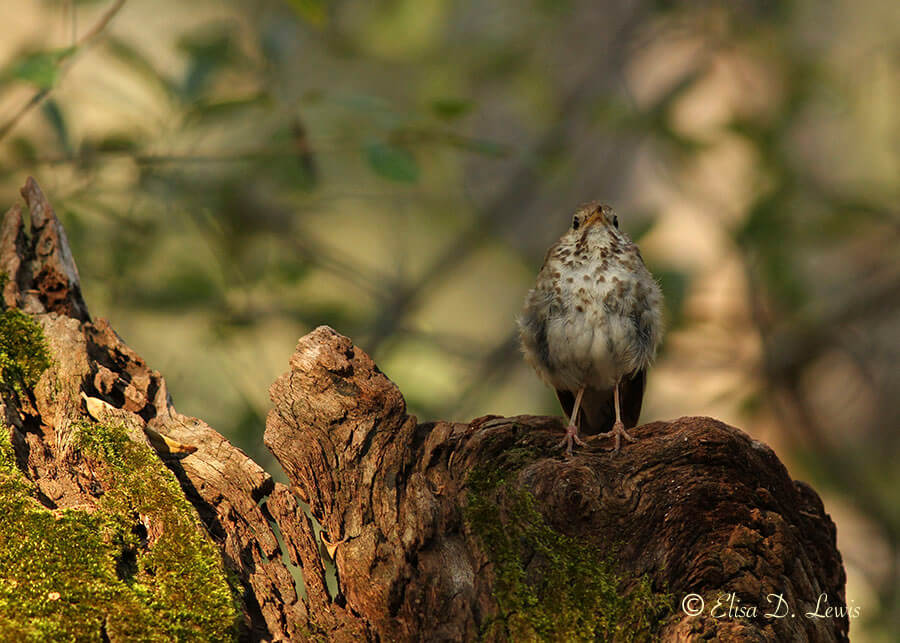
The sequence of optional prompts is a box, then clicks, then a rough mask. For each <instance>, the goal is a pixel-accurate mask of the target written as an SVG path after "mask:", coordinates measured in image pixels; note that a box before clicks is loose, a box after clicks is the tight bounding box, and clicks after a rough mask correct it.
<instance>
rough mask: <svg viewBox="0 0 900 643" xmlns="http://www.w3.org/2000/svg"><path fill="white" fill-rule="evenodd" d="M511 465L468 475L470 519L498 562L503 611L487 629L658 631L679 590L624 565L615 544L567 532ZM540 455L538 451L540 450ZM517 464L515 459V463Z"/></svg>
mask: <svg viewBox="0 0 900 643" xmlns="http://www.w3.org/2000/svg"><path fill="white" fill-rule="evenodd" d="M509 456H515V457H513V458H512V460H510V459H507V462H506V464H507V467H505V468H498V467H482V468H479V469H476V470H474V471H472V472H471V473H470V475H469V478H468V486H469V492H468V497H467V505H466V507H465V519H466V524H467V526H468V527H469V529H471V530H472V532H474V533H475V534H477V535H478V537H479V538H480V540H481V542H482V545H483V547H484V549H485V552H486V554H487V556H488V558H489V559H490V560H491V562H492V563H493V571H494V577H495V581H494V590H495V593H494V598H495V599H496V601H497V606H498V608H499V610H500V614H499V615H498V617H497V618H496V619H495V620H493V621H490V622H488V623H486V624H485V626H484V631H483V634H484V635H485V636H486V638H489V639H493V638H494V636H496V635H500V637H501V638H505V639H508V640H512V641H533V640H542V641H612V640H616V641H638V640H648V639H650V638H652V636H653V635H654V633H655V632H656V631H657V629H658V627H659V626H660V625H661V623H662V622H663V621H664V620H665V618H666V617H667V616H668V614H669V613H670V612H671V597H670V596H669V595H667V594H661V593H655V592H654V591H653V588H652V587H651V585H650V582H649V580H648V579H647V578H646V577H643V578H640V579H628V578H623V577H621V576H620V575H619V574H618V573H617V571H616V564H615V560H614V552H612V551H611V549H612V548H610V549H609V550H605V551H604V550H602V549H601V548H599V547H597V546H595V545H593V544H589V543H585V542H582V541H581V540H579V539H577V538H573V537H571V536H567V535H565V534H561V533H559V532H558V531H556V530H555V529H553V528H552V527H551V526H550V525H548V524H547V521H546V520H545V519H544V517H543V516H542V515H541V514H540V512H539V511H538V509H537V507H536V506H535V501H534V497H533V496H532V495H531V494H530V493H529V492H528V491H527V490H525V489H521V488H519V487H518V486H517V485H516V483H515V482H514V481H513V480H514V475H513V471H512V470H511V468H508V467H509V464H510V462H511V461H512V462H514V461H515V460H516V459H517V458H518V459H519V460H522V459H528V457H529V456H528V454H527V453H526V454H520V455H519V456H516V454H507V457H509ZM532 457H533V456H532ZM514 468H515V467H514V466H513V467H512V469H514Z"/></svg>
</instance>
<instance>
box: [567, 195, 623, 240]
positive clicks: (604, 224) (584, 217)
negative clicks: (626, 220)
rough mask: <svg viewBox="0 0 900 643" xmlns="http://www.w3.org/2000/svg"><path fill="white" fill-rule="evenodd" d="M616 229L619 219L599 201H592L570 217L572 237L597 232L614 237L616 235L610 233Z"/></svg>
mask: <svg viewBox="0 0 900 643" xmlns="http://www.w3.org/2000/svg"><path fill="white" fill-rule="evenodd" d="M618 229H619V217H617V216H616V213H615V212H614V211H613V209H612V208H611V207H610V206H608V205H603V204H602V203H600V202H599V201H592V202H591V203H588V204H587V205H584V206H582V207H581V208H579V210H578V212H576V213H575V216H573V217H572V227H571V229H570V233H574V236H578V237H583V236H585V235H587V234H588V233H591V234H597V233H598V232H600V233H606V234H611V235H613V236H616V233H615V232H612V231H613V230H618Z"/></svg>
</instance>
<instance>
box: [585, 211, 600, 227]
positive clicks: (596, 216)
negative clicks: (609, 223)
mask: <svg viewBox="0 0 900 643" xmlns="http://www.w3.org/2000/svg"><path fill="white" fill-rule="evenodd" d="M595 223H603V211H602V210H597V211H596V212H594V213H593V214H591V215H590V216H588V218H587V221H585V222H584V227H585V229H587V228H590V227H591V226H592V225H594V224H595Z"/></svg>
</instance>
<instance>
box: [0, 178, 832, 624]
mask: <svg viewBox="0 0 900 643" xmlns="http://www.w3.org/2000/svg"><path fill="white" fill-rule="evenodd" d="M23 196H24V197H25V200H26V203H27V205H28V209H29V211H30V231H29V233H28V234H26V226H25V222H24V220H23V216H22V209H21V207H20V206H18V205H16V206H13V208H12V209H10V211H9V212H7V214H6V216H5V218H4V220H3V222H2V227H0V272H2V273H4V274H5V275H6V276H7V279H6V280H5V284H4V285H3V306H2V308H3V309H4V314H6V313H10V314H12V315H21V313H20V312H14V311H21V312H23V313H26V314H27V316H28V317H27V320H26V321H25V322H23V320H22V318H23V317H25V315H21V317H16V319H15V320H13V322H15V323H12V322H11V323H9V324H6V325H3V324H0V334H3V335H4V336H3V337H0V393H2V402H0V424H2V426H3V430H2V432H0V563H2V564H0V639H3V640H9V639H21V638H26V637H31V638H78V639H86V640H90V639H97V640H101V639H103V638H104V637H105V638H106V639H108V640H113V641H115V640H129V639H130V638H140V639H161V640H167V639H200V640H225V639H229V638H239V639H242V640H254V641H257V640H307V639H313V640H332V641H359V640H369V641H375V640H390V641H418V640H473V639H479V638H484V639H487V640H498V641H499V640H520V639H524V640H542V639H548V640H647V639H658V638H660V639H663V640H678V641H681V640H684V641H693V640H711V639H721V640H785V641H787V640H797V641H803V640H806V641H841V640H846V639H847V630H848V619H847V617H846V614H844V613H842V612H840V610H838V612H837V613H835V612H834V611H832V612H830V613H829V614H828V615H827V616H826V615H825V607H824V606H823V605H822V604H821V597H822V596H825V597H827V600H828V606H830V607H832V608H834V607H839V606H840V605H842V604H843V602H844V579H845V577H844V570H843V567H842V563H841V558H840V554H839V553H838V551H837V548H836V545H835V528H834V525H833V523H832V522H831V519H830V518H829V516H828V515H827V514H826V513H825V511H824V508H823V506H822V503H821V501H820V499H819V497H818V496H817V495H816V493H815V492H814V491H813V490H812V489H811V488H810V487H808V486H807V485H805V484H803V483H799V482H795V481H793V480H792V479H791V478H790V477H789V475H788V473H787V471H786V470H785V468H784V466H783V465H782V464H781V462H780V461H779V460H778V458H777V457H776V456H775V454H774V453H773V452H772V450H771V449H770V448H769V447H767V446H765V445H764V444H762V443H760V442H758V441H755V440H753V439H751V438H750V437H748V436H747V435H746V434H744V433H742V432H741V431H740V430H738V429H735V428H733V427H730V426H727V425H725V424H722V423H721V422H718V421H716V420H713V419H709V418H697V417H694V418H681V419H678V420H674V421H671V422H655V423H652V424H647V425H644V426H641V427H638V428H636V429H635V430H634V432H633V434H634V436H635V437H637V438H638V440H637V442H636V443H634V444H629V445H626V447H625V448H624V449H623V451H622V452H621V453H618V454H614V453H612V452H611V444H610V443H609V441H602V440H593V441H590V442H589V444H588V446H587V447H586V448H583V449H580V450H579V451H578V452H577V453H576V455H575V457H573V458H571V459H566V458H565V457H564V455H563V453H562V448H561V447H560V446H559V441H560V437H561V435H562V424H561V421H560V420H559V419H557V418H547V417H534V416H519V417H512V418H501V417H493V416H488V417H482V418H478V419H476V420H473V421H472V422H470V423H467V424H462V423H448V422H432V423H424V424H422V423H419V422H417V420H416V418H415V417H413V416H410V415H408V414H407V412H406V406H405V402H404V400H403V396H402V395H401V393H400V391H399V390H398V389H397V387H396V386H395V385H394V384H393V383H392V382H391V381H390V380H389V379H388V378H387V377H386V376H385V375H384V374H383V373H382V372H381V371H380V370H379V369H378V368H377V366H376V365H375V364H374V362H373V361H372V359H371V358H370V357H369V356H368V355H366V354H365V353H364V352H363V351H362V350H361V349H360V348H359V347H357V346H354V345H353V343H352V342H351V341H350V340H349V339H348V338H346V337H343V336H341V335H339V334H338V333H336V332H335V331H333V330H331V329H330V328H327V327H320V328H318V329H316V330H315V331H313V332H312V333H310V334H308V335H306V336H305V337H303V338H301V340H300V342H299V344H298V346H297V348H296V351H295V352H294V354H293V356H292V357H291V358H290V370H289V371H288V372H287V373H285V374H284V375H283V376H281V377H280V378H278V380H277V381H276V382H275V383H274V384H273V385H272V387H271V389H270V394H271V398H272V401H273V405H274V408H273V410H272V411H271V412H270V413H269V416H268V420H267V423H266V427H265V443H266V445H267V446H268V447H269V448H270V449H271V450H272V452H273V453H274V454H275V456H276V457H277V458H278V460H279V462H280V463H281V465H282V467H283V469H284V472H285V473H286V474H287V478H288V480H289V481H290V485H285V484H281V483H276V482H275V481H274V480H273V478H272V477H271V476H270V475H269V474H268V473H267V472H266V471H264V470H263V469H262V468H261V467H260V466H258V465H257V464H256V463H254V462H253V461H252V460H251V459H250V458H248V457H247V456H246V454H244V453H243V452H242V451H241V450H240V449H237V448H236V447H234V446H233V445H231V444H230V443H229V442H228V441H227V440H226V439H225V438H224V437H222V436H221V435H220V434H219V433H217V432H216V431H215V430H213V429H212V428H211V427H210V426H208V425H207V424H206V423H204V422H203V421H202V420H199V419H196V418H192V417H187V416H184V415H182V414H180V413H178V412H177V411H176V410H175V408H174V407H173V405H172V402H171V399H170V398H169V395H168V393H167V390H166V384H165V380H164V379H163V377H162V376H161V375H160V374H159V373H158V372H156V371H154V370H152V369H150V368H149V367H148V365H147V364H146V363H145V362H144V361H143V360H142V359H141V358H140V357H139V356H138V355H137V354H136V353H135V352H134V351H132V350H131V349H130V348H129V347H128V346H126V345H125V343H124V342H123V341H122V340H121V339H120V338H119V337H118V336H117V335H116V333H115V332H114V331H113V329H112V327H111V326H110V324H109V323H108V322H107V321H105V320H92V319H91V317H90V314H89V312H88V308H87V306H86V305H85V302H84V301H83V299H82V296H81V291H80V285H79V281H78V279H79V277H78V271H77V269H76V267H75V263H74V260H73V259H72V255H71V252H70V250H69V247H68V244H67V242H66V237H65V233H64V231H63V228H62V226H61V225H60V223H59V221H58V220H57V218H56V216H55V215H54V214H53V210H52V208H51V207H50V205H49V204H48V203H47V201H46V199H45V198H44V196H43V194H41V191H40V190H39V189H38V187H37V185H36V184H35V182H34V181H33V180H31V179H29V181H28V183H27V185H26V186H25V188H24V189H23ZM28 323H31V324H33V327H28V328H27V329H26V330H25V331H22V330H15V329H19V328H23V324H24V326H27V324H28ZM13 333H18V334H17V335H15V336H14V337H13ZM41 335H43V338H41ZM17 337H21V338H30V339H29V341H30V342H31V343H30V344H28V346H26V345H25V344H24V343H22V342H19V343H16V341H15V339H16V338H17ZM10 338H12V339H10ZM12 346H16V347H17V348H16V349H15V350H13V349H12V348H10V347H12ZM48 355H49V360H48V359H47V356H48ZM26 374H30V375H29V376H28V377H26ZM260 428H261V430H262V427H260ZM313 518H314V519H313ZM319 526H321V529H319ZM329 567H330V569H329ZM298 569H299V570H302V578H300V575H299V574H297V570H298ZM329 573H336V575H337V590H336V591H335V589H334V586H333V583H332V584H331V585H329V582H328V575H329ZM690 594H696V595H697V597H699V599H702V600H703V601H704V609H703V610H702V613H700V614H698V615H689V614H688V613H686V611H685V609H683V608H682V601H683V599H684V598H685V597H686V596H688V595H690ZM778 596H780V597H782V598H783V601H784V606H786V607H782V606H781V604H780V603H777V602H773V600H776V599H773V597H778ZM699 599H692V600H693V602H692V603H685V607H686V608H687V610H688V611H690V610H696V609H697V607H698V605H699V603H698V600H699ZM817 602H819V603H820V604H819V607H818V608H817V607H816V604H817ZM717 604H720V609H719V612H716V611H715V609H714V608H715V606H716V605H717ZM741 608H743V609H741ZM751 608H755V609H751ZM784 609H787V610H788V612H786V613H785V614H783V615H782V614H781V612H782V611H784ZM754 611H755V612H756V613H755V614H754V613H753V612H754ZM815 611H821V613H822V614H823V617H821V618H820V617H816V616H807V613H809V612H815ZM766 613H775V614H777V616H774V617H767V616H765V614H766ZM791 614H793V615H794V616H793V617H792V616H791Z"/></svg>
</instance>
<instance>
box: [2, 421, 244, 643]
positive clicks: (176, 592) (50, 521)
mask: <svg viewBox="0 0 900 643" xmlns="http://www.w3.org/2000/svg"><path fill="white" fill-rule="evenodd" d="M73 428H74V431H75V432H74V438H73V446H74V447H75V449H78V450H80V451H81V452H82V454H83V455H84V456H85V457H87V458H88V459H89V460H90V461H91V467H90V470H91V471H93V472H94V474H95V475H96V476H97V478H98V479H99V481H100V484H101V486H102V487H103V490H104V494H103V495H102V497H101V498H100V500H99V502H98V505H97V506H96V507H95V508H94V509H93V510H91V511H88V510H81V509H65V510H48V509H47V508H45V507H43V506H42V505H41V504H40V503H38V502H37V500H35V498H34V497H33V490H32V485H31V483H30V482H28V481H27V479H26V478H25V477H24V476H23V475H22V473H21V472H20V471H19V470H18V468H17V467H16V464H15V455H14V452H13V449H12V445H11V444H10V441H9V432H8V431H7V430H5V428H4V430H2V431H0V639H2V640H23V641H25V640H27V641H43V640H101V639H102V638H104V637H106V638H112V639H114V640H116V639H117V640H144V641H171V640H182V641H184V640H202V641H227V640H232V639H233V638H234V636H235V624H236V619H237V616H238V609H237V605H236V600H235V595H234V593H233V592H232V590H231V588H230V586H229V583H228V580H227V577H226V573H225V570H224V568H223V564H222V560H221V557H220V555H219V552H218V549H217V547H216V546H215V545H214V544H213V543H212V542H211V540H210V539H209V537H208V536H207V535H206V533H205V531H204V528H203V526H202V525H201V524H200V523H199V521H198V519H197V517H196V515H195V514H194V512H193V509H192V508H191V506H190V504H189V503H188V502H187V500H186V499H185V498H184V495H183V493H182V492H181V489H180V487H179V485H178V482H177V481H176V480H175V478H174V476H173V475H172V473H171V472H170V471H168V469H166V468H165V466H164V465H163V464H162V463H161V462H160V461H159V460H158V458H156V457H155V455H154V454H153V453H152V452H151V451H150V449H149V447H147V446H145V445H142V444H138V443H135V442H132V441H131V440H129V439H128V437H127V436H126V435H125V431H124V429H123V428H122V427H118V426H106V425H102V424H87V423H85V424H81V425H77V426H76V427H73Z"/></svg>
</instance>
